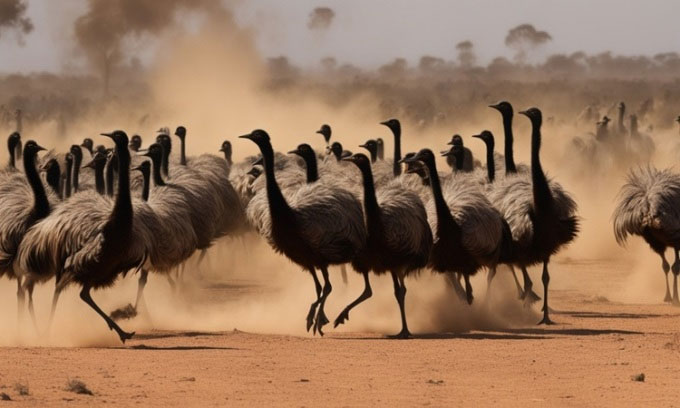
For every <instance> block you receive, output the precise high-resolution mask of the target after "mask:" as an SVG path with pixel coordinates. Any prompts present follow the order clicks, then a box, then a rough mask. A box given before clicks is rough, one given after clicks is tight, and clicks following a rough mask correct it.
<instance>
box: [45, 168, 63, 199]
mask: <svg viewBox="0 0 680 408" xmlns="http://www.w3.org/2000/svg"><path fill="white" fill-rule="evenodd" d="M60 179H61V174H60V171H59V169H58V168H54V169H50V170H49V171H48V172H47V184H49V186H50V187H51V188H52V191H54V192H55V193H56V194H57V196H58V197H59V198H60V199H61V198H62V194H61V191H59V181H60Z"/></svg>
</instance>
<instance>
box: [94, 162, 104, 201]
mask: <svg viewBox="0 0 680 408" xmlns="http://www.w3.org/2000/svg"><path fill="white" fill-rule="evenodd" d="M94 185H95V188H96V189H97V193H99V194H101V195H104V193H105V186H104V166H102V165H101V164H99V163H97V164H95V167H94Z"/></svg>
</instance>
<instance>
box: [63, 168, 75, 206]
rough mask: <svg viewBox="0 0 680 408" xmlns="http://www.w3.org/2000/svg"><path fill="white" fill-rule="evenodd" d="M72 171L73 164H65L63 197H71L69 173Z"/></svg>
mask: <svg viewBox="0 0 680 408" xmlns="http://www.w3.org/2000/svg"><path fill="white" fill-rule="evenodd" d="M72 171H73V162H69V163H66V181H65V182H64V197H65V198H69V197H71V182H72V180H71V172H72Z"/></svg>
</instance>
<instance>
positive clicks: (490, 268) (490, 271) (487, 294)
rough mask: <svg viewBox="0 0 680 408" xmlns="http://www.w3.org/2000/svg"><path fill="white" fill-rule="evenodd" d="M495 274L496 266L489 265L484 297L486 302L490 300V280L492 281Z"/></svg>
mask: <svg viewBox="0 0 680 408" xmlns="http://www.w3.org/2000/svg"><path fill="white" fill-rule="evenodd" d="M495 276H496V266H495V265H494V266H490V267H489V273H488V275H486V298H485V301H486V302H488V301H489V300H491V282H492V281H493V278H494V277H495Z"/></svg>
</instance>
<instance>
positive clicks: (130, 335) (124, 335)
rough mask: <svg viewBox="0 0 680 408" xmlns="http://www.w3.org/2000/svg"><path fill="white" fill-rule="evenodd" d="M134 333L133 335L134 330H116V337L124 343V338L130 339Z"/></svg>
mask: <svg viewBox="0 0 680 408" xmlns="http://www.w3.org/2000/svg"><path fill="white" fill-rule="evenodd" d="M134 335H135V332H131V333H128V332H125V331H123V330H121V331H119V332H118V337H120V341H122V342H123V344H125V340H129V339H131V338H132V336H134Z"/></svg>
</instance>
